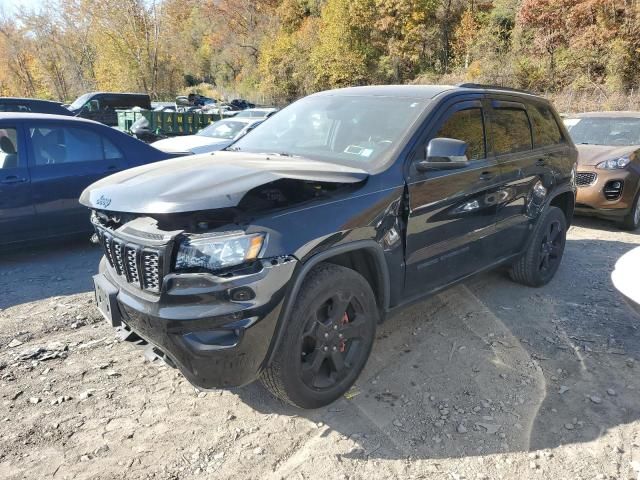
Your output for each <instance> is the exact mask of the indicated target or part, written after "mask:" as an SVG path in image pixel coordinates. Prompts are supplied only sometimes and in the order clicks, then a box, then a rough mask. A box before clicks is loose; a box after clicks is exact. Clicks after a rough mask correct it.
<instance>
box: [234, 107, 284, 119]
mask: <svg viewBox="0 0 640 480" xmlns="http://www.w3.org/2000/svg"><path fill="white" fill-rule="evenodd" d="M277 111H278V109H277V108H247V109H246V110H242V111H241V112H238V113H237V114H236V115H235V116H234V118H269V117H270V116H271V115H273V114H274V113H276V112H277Z"/></svg>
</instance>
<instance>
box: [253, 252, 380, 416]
mask: <svg viewBox="0 0 640 480" xmlns="http://www.w3.org/2000/svg"><path fill="white" fill-rule="evenodd" d="M378 319H379V312H378V307H377V305H376V301H375V297H374V294H373V291H372V290H371V286H370V285H369V283H368V282H367V280H365V279H364V277H363V276H362V275H360V274H359V273H357V272H355V271H354V270H351V269H349V268H345V267H341V266H338V265H333V264H329V263H323V264H320V265H318V266H317V267H315V268H314V269H313V270H312V271H311V272H310V273H309V275H308V276H307V277H306V278H305V279H304V282H303V284H302V288H301V289H300V293H299V294H298V298H297V300H296V303H295V305H294V307H293V310H292V311H291V316H290V317H289V322H288V324H287V325H286V327H285V328H286V331H285V332H284V336H283V338H282V341H281V343H280V346H279V347H278V350H277V351H276V353H275V357H274V359H273V361H272V362H271V365H270V366H269V367H268V368H266V369H265V371H264V372H263V373H262V376H261V381H262V383H263V384H264V385H265V386H266V387H267V389H269V390H270V391H271V393H273V394H274V395H275V396H276V397H278V398H280V399H281V400H283V401H285V402H287V403H289V404H291V405H294V406H296V407H299V408H319V407H323V406H325V405H328V404H329V403H331V402H333V401H334V400H336V399H338V398H339V397H340V396H342V395H343V394H344V393H345V392H346V391H347V390H348V389H349V388H350V387H351V385H353V383H354V382H355V381H356V379H357V378H358V375H359V374H360V372H361V371H362V369H363V368H364V366H365V364H366V362H367V359H368V358H369V354H370V353H371V347H372V345H373V339H374V337H375V331H376V325H377V323H378Z"/></svg>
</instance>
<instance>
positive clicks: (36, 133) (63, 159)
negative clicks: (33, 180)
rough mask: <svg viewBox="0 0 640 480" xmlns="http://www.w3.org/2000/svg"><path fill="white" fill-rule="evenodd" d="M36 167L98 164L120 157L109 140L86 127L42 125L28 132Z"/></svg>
mask: <svg viewBox="0 0 640 480" xmlns="http://www.w3.org/2000/svg"><path fill="white" fill-rule="evenodd" d="M29 137H30V139H31V145H32V148H33V155H34V159H35V164H36V165H58V164H62V163H77V162H95V161H102V160H105V158H106V159H115V158H121V157H122V154H121V153H120V150H118V148H117V147H116V146H115V145H113V143H111V142H110V141H109V140H108V139H106V138H104V137H102V136H101V135H99V134H97V133H95V132H93V131H91V130H88V129H84V128H78V127H67V126H65V127H58V126H49V125H47V126H42V127H36V128H30V129H29Z"/></svg>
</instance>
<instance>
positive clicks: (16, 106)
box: [0, 103, 31, 112]
mask: <svg viewBox="0 0 640 480" xmlns="http://www.w3.org/2000/svg"><path fill="white" fill-rule="evenodd" d="M30 111H31V108H29V105H26V104H24V103H0V112H30Z"/></svg>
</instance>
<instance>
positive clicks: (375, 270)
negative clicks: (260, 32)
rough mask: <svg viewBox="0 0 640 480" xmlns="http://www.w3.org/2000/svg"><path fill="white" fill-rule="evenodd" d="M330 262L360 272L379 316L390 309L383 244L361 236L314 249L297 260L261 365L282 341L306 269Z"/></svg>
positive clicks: (271, 356)
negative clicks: (307, 256)
mask: <svg viewBox="0 0 640 480" xmlns="http://www.w3.org/2000/svg"><path fill="white" fill-rule="evenodd" d="M323 262H325V263H333V264H335V265H341V266H344V267H346V268H350V269H352V270H354V271H356V272H358V273H359V274H361V275H362V276H363V277H364V278H365V279H366V280H367V281H368V282H369V284H370V285H371V289H372V290H373V292H374V296H375V298H376V303H377V305H378V310H379V311H380V318H381V319H383V318H384V314H385V312H386V311H387V310H388V309H389V298H390V284H389V282H390V280H389V270H388V267H387V263H386V261H385V257H384V252H383V250H382V247H381V246H380V245H379V244H378V243H376V242H375V241H373V240H360V241H355V242H350V243H346V244H342V245H338V246H335V247H332V248H330V249H328V250H324V251H322V252H319V253H316V254H314V255H312V256H311V257H309V258H308V259H306V260H304V261H303V262H300V265H299V266H298V267H297V268H296V271H295V272H294V275H293V278H292V280H291V285H290V286H289V289H288V291H287V294H286V295H285V299H284V301H283V305H282V309H281V311H280V316H279V319H278V324H277V326H276V330H275V334H274V337H273V338H272V340H271V345H270V346H269V351H268V353H267V356H266V358H265V362H264V365H263V368H264V367H267V366H268V365H269V364H270V363H271V360H272V359H273V356H274V354H275V352H276V351H277V349H278V346H279V345H280V342H281V341H282V337H283V336H284V331H285V329H286V327H287V324H288V323H289V321H290V318H289V317H290V315H291V310H292V309H293V306H294V303H295V300H296V298H297V296H298V293H299V292H300V289H301V288H302V284H303V282H304V279H305V278H306V277H307V275H308V274H309V272H310V271H311V270H312V269H313V267H315V266H316V265H318V264H320V263H323Z"/></svg>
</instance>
